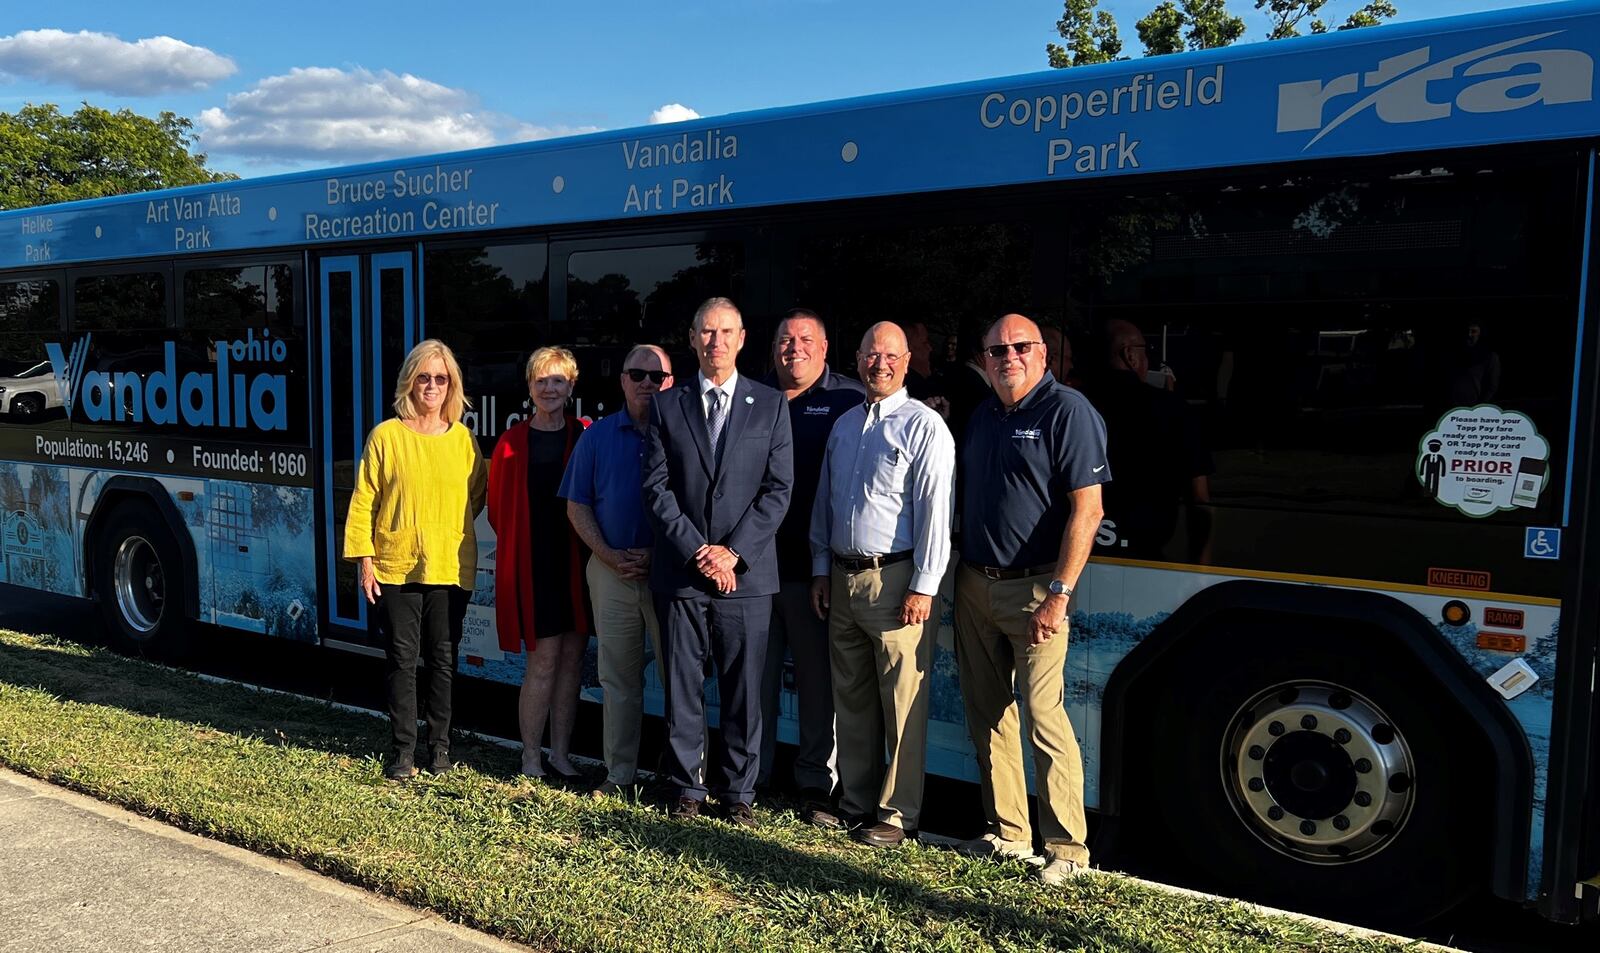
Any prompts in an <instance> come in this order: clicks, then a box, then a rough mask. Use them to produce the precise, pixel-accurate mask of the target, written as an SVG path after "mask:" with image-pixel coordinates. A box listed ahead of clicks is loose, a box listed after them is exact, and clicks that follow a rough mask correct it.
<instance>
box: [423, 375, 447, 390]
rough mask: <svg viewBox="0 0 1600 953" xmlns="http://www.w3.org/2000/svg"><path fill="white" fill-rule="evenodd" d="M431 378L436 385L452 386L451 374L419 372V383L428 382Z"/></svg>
mask: <svg viewBox="0 0 1600 953" xmlns="http://www.w3.org/2000/svg"><path fill="white" fill-rule="evenodd" d="M430 380H431V381H433V385H434V386H435V387H449V386H450V375H449V374H418V375H417V383H418V384H419V385H420V384H426V383H427V382H428V381H430Z"/></svg>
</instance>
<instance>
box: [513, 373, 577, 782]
mask: <svg viewBox="0 0 1600 953" xmlns="http://www.w3.org/2000/svg"><path fill="white" fill-rule="evenodd" d="M525 376H526V377H527V379H528V396H529V397H531V398H532V401H533V407H534V412H533V416H532V417H530V418H529V419H527V420H524V421H522V422H521V423H518V424H517V425H516V426H514V427H512V428H510V429H509V430H507V431H506V432H505V433H504V434H502V435H501V437H500V442H499V443H497V444H496V445H495V448H494V457H493V459H492V460H491V462H490V465H489V524H490V525H491V526H493V527H494V532H495V538H496V543H495V572H494V592H495V624H496V626H497V628H498V629H499V633H500V648H501V649H503V650H504V651H507V652H518V651H522V649H523V647H524V646H526V647H527V665H528V667H527V670H526V671H525V672H524V673H523V676H522V693H521V695H520V696H519V698H518V706H517V721H518V724H519V726H520V727H521V729H522V773H523V774H525V775H527V776H528V777H533V778H539V777H544V776H545V767H546V766H545V765H544V763H543V759H542V757H541V756H542V754H543V752H542V751H541V750H540V741H541V740H542V739H543V737H544V729H545V722H546V721H547V720H548V721H549V723H550V763H549V769H550V771H552V772H554V773H555V775H556V776H557V777H559V778H561V779H562V780H564V781H569V782H570V781H575V780H577V779H578V778H579V775H578V772H577V771H575V770H573V767H572V762H571V761H569V760H568V758H567V756H568V748H569V746H570V745H571V743H572V725H573V722H574V721H575V720H576V719H577V715H578V689H579V681H580V678H581V676H582V673H583V656H584V652H585V650H586V649H587V648H588V645H589V628H590V627H589V615H588V611H587V608H586V606H585V604H584V594H583V586H582V579H583V558H582V553H581V552H580V551H579V544H578V535H577V533H575V532H574V531H573V529H572V525H571V524H570V523H568V522H567V505H566V501H565V500H563V499H561V498H560V497H559V496H558V495H557V493H556V491H557V490H558V489H559V488H560V486H561V475H562V473H563V472H564V471H565V470H566V466H567V458H568V457H569V456H571V455H572V447H573V445H574V444H576V443H577V442H578V435H579V434H581V433H582V432H583V424H582V422H581V421H579V420H577V419H576V418H571V417H568V416H567V413H566V409H567V398H568V397H570V396H571V394H572V385H573V384H575V383H577V381H578V362H577V359H576V358H574V357H573V356H572V352H571V351H568V350H567V349H565V348H559V347H542V348H540V349H539V350H537V351H534V352H533V356H532V357H530V358H528V366H527V368H526V371H525Z"/></svg>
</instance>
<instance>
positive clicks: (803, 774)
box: [758, 308, 866, 827]
mask: <svg viewBox="0 0 1600 953" xmlns="http://www.w3.org/2000/svg"><path fill="white" fill-rule="evenodd" d="M827 359H828V332H827V331H826V329H824V328H823V326H822V319H821V318H819V317H817V315H816V313H815V312H813V311H807V310H806V309H804V308H795V309H794V310H793V311H790V312H789V313H788V314H786V315H784V317H783V320H782V321H780V322H778V328H777V332H776V333H775V334H774V335H773V339H772V364H773V372H772V374H771V376H769V377H768V378H767V381H766V383H767V384H768V385H769V386H771V387H775V388H777V389H778V390H780V391H782V392H783V396H784V397H786V398H788V400H789V421H790V424H791V426H792V428H793V432H794V491H793V493H792V494H791V496H790V502H789V512H788V515H786V516H785V517H784V519H783V524H782V525H781V526H779V527H778V578H779V581H780V583H779V584H780V588H779V590H778V596H777V598H775V599H773V600H772V625H771V628H769V629H768V635H767V639H768V642H767V661H766V665H767V668H766V677H765V679H764V680H763V683H762V686H761V707H762V713H761V719H762V735H761V771H760V774H759V775H758V783H760V784H770V783H772V761H773V756H774V754H775V752H776V749H777V731H778V695H779V690H780V689H781V688H782V683H783V663H784V655H785V651H787V654H788V655H789V656H790V657H792V658H793V659H794V689H795V696H796V701H797V702H798V711H797V715H798V721H799V723H800V737H799V750H798V752H797V753H796V755H795V762H794V778H795V783H796V784H797V785H799V787H800V791H801V797H802V798H803V799H804V802H805V806H804V809H803V812H804V818H805V820H806V821H808V822H810V823H813V824H819V825H820V826H824V827H837V826H839V820H838V818H837V817H836V816H835V815H834V814H833V812H832V811H831V810H830V809H829V798H830V796H831V795H832V793H833V787H834V782H835V781H836V780H837V778H838V775H837V773H836V771H835V763H834V734H833V677H832V673H831V671H830V669H829V662H828V623H827V621H826V620H825V619H821V618H818V617H817V614H816V613H815V612H814V611H812V608H811V543H810V535H809V534H810V528H811V507H812V503H813V502H814V501H815V499H816V496H817V481H818V479H819V478H820V476H821V473H822V457H823V453H824V451H825V450H826V449H827V445H828V434H829V433H831V432H832V431H833V422H834V421H835V420H837V419H838V418H839V415H840V414H843V413H844V412H845V411H847V410H849V409H850V408H851V407H854V406H856V405H857V404H859V403H861V402H862V401H863V400H865V399H866V388H864V387H863V386H861V382H860V381H857V380H853V379H851V378H849V377H843V376H841V375H838V374H835V373H833V371H831V370H829V369H828V365H827Z"/></svg>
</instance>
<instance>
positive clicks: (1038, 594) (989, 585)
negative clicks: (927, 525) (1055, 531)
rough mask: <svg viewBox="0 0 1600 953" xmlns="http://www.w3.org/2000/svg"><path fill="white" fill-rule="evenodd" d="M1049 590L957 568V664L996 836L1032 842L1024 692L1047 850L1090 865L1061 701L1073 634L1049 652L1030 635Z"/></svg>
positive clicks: (1078, 775) (1077, 758)
mask: <svg viewBox="0 0 1600 953" xmlns="http://www.w3.org/2000/svg"><path fill="white" fill-rule="evenodd" d="M1049 583H1050V575H1049V574H1048V573H1044V574H1041V575H1037V576H1029V577H1027V578H1024V579H1006V580H995V579H989V578H987V577H985V576H984V575H983V574H982V573H980V572H978V571H977V570H976V569H972V568H970V567H968V566H961V567H960V568H959V569H957V570H956V661H957V664H958V666H959V671H960V673H961V695H962V698H963V700H964V701H965V702H966V709H967V730H968V731H970V732H971V733H972V744H973V746H974V747H975V748H976V749H977V754H978V771H979V774H980V775H981V780H982V783H983V810H984V814H985V815H986V817H987V820H988V822H989V832H990V833H992V834H997V835H999V836H1000V837H1003V838H1005V839H1006V840H1009V841H1021V842H1023V843H1032V842H1033V830H1032V828H1031V827H1030V826H1029V825H1028V788H1027V781H1026V779H1025V778H1024V776H1023V770H1022V731H1021V725H1020V713H1019V711H1018V709H1017V695H1018V694H1019V693H1020V694H1021V696H1022V700H1023V702H1024V704H1026V705H1027V708H1028V728H1029V731H1028V740H1029V741H1030V742H1031V743H1032V745H1033V768H1034V781H1035V783H1036V786H1037V792H1038V795H1039V827H1040V829H1041V830H1040V832H1041V833H1042V834H1043V835H1044V849H1045V853H1046V854H1048V855H1050V856H1051V857H1053V858H1054V857H1059V858H1064V859H1066V860H1071V861H1075V862H1077V863H1078V864H1080V865H1087V864H1088V863H1089V849H1088V848H1087V847H1085V846H1084V843H1083V838H1084V834H1085V833H1086V831H1087V829H1088V824H1087V822H1086V821H1085V819H1084V816H1083V756H1082V754H1081V753H1080V752H1079V751H1078V739H1077V736H1076V735H1074V734H1073V731H1072V723H1071V722H1070V721H1068V720H1067V710H1066V706H1065V704H1064V703H1063V702H1064V698H1063V696H1064V693H1065V675H1064V673H1063V667H1064V666H1065V664H1066V661H1067V633H1066V632H1065V631H1061V632H1058V633H1057V634H1056V635H1055V636H1053V637H1052V638H1051V639H1050V640H1049V641H1047V642H1045V643H1044V644H1043V645H1033V644H1031V641H1030V639H1029V638H1028V617H1029V615H1031V614H1032V613H1033V611H1034V609H1036V608H1038V606H1039V604H1040V603H1041V602H1043V601H1044V600H1045V597H1046V596H1048V595H1049V590H1048V589H1047V588H1046V586H1048V585H1049ZM842 733H843V730H842V722H841V734H842Z"/></svg>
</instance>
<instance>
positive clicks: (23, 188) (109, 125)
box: [0, 103, 238, 209]
mask: <svg viewBox="0 0 1600 953" xmlns="http://www.w3.org/2000/svg"><path fill="white" fill-rule="evenodd" d="M195 143H196V139H195V135H194V124H193V123H192V122H191V121H190V120H188V119H186V118H184V117H182V116H179V115H177V114H175V113H171V112H163V113H161V115H160V116H158V117H156V118H155V119H151V118H150V117H148V116H141V115H139V114H137V113H135V112H133V111H132V110H129V109H121V110H118V111H116V112H111V111H110V110H106V109H100V108H99V107H96V106H91V105H89V104H88V103H84V104H83V105H82V107H81V108H79V109H78V111H77V112H75V113H72V114H71V115H64V114H63V113H62V112H61V110H60V109H59V108H58V107H57V106H56V105H55V104H54V103H45V104H43V105H34V104H29V105H26V106H23V107H22V109H20V110H18V111H17V112H16V113H0V208H8V209H9V208H27V207H30V206H35V205H49V204H52V203H55V202H70V201H73V200H74V199H92V198H99V197H101V196H106V195H122V194H124V193H128V192H145V191H148V190H150V189H165V188H172V187H175V186H180V185H197V184H200V183H204V182H219V181H223V180H226V179H235V178H238V176H235V175H233V174H232V173H228V172H213V171H212V170H210V169H207V168H206V157H205V155H204V154H203V153H198V152H193V151H191V150H192V148H193V147H194V145H195Z"/></svg>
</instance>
